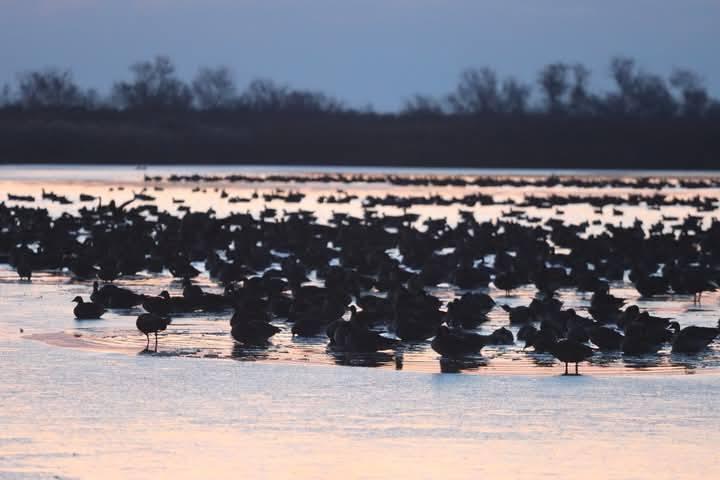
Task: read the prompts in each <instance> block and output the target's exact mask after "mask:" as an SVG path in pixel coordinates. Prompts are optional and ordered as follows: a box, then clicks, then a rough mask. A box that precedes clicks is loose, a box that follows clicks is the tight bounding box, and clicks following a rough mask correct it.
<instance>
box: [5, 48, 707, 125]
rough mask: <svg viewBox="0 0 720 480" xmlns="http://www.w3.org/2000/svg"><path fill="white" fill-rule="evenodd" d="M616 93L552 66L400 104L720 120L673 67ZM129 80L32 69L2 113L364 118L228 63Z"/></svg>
mask: <svg viewBox="0 0 720 480" xmlns="http://www.w3.org/2000/svg"><path fill="white" fill-rule="evenodd" d="M608 71H609V75H610V76H611V78H612V81H613V84H614V89H613V90H611V91H610V92H607V93H597V92H592V91H590V89H589V83H590V77H591V72H590V70H589V69H588V68H587V67H585V66H584V65H582V64H579V63H576V64H568V63H563V62H557V63H552V64H549V65H546V66H545V67H543V68H542V69H541V70H540V72H538V74H537V81H536V83H535V85H532V84H529V83H526V82H522V81H519V80H517V79H515V78H513V77H506V78H501V77H500V76H499V75H498V74H497V73H496V72H495V71H494V70H493V69H492V68H490V67H481V68H469V69H467V70H465V71H463V72H462V73H461V75H460V78H459V80H458V83H457V86H456V87H455V89H454V90H453V91H452V92H450V93H448V94H447V95H444V96H431V95H421V94H417V95H414V96H412V97H410V98H409V99H408V100H406V101H405V102H404V105H403V106H402V108H401V109H400V111H399V112H397V114H398V115H400V116H413V117H418V116H497V115H503V116H522V115H532V116H536V115H552V116H575V117H639V118H669V117H692V118H707V117H711V118H720V101H718V100H717V99H715V98H713V97H712V96H711V95H710V94H709V92H708V91H707V88H706V86H705V84H704V82H703V80H702V78H701V77H700V75H698V74H697V73H695V72H693V71H691V70H688V69H681V68H677V69H675V70H673V72H672V73H671V74H670V75H669V77H668V78H663V77H662V76H660V75H657V74H653V73H649V72H646V71H644V70H642V69H641V68H639V66H638V64H637V62H636V61H635V60H633V59H631V58H626V57H616V58H613V59H612V60H611V62H610V65H609V69H608ZM130 74H131V78H130V79H129V80H123V81H118V82H115V83H114V84H113V86H112V88H111V90H110V92H108V93H106V94H101V93H100V92H98V91H97V90H95V89H83V88H81V87H80V86H79V85H78V84H77V83H76V82H75V80H74V78H73V75H72V72H71V71H70V70H67V69H61V68H46V69H42V70H34V71H27V72H23V73H20V74H18V75H17V77H16V80H15V82H14V83H7V84H5V85H4V86H3V87H2V89H0V107H1V108H2V109H5V110H7V109H16V110H17V109H20V110H37V109H45V110H47V109H61V110H62V109H79V110H87V111H96V110H117V111H156V112H157V111H190V110H196V111H228V112H232V111H241V112H283V113H327V114H340V113H341V114H346V115H347V114H366V113H368V110H367V109H357V108H353V107H351V106H349V105H348V104H346V103H345V102H343V101H341V100H339V99H337V98H334V97H332V96H329V95H326V94H324V93H323V92H319V91H313V90H303V89H296V88H291V87H289V86H286V85H282V84H279V83H276V82H274V81H272V80H268V79H256V80H253V81H251V82H250V83H249V85H247V86H246V87H245V88H244V89H243V90H241V89H239V88H238V86H237V83H236V81H235V78H234V76H233V74H232V72H231V71H230V69H228V68H227V67H223V66H220V67H203V68H200V69H199V70H198V72H197V74H196V75H195V76H194V78H193V79H192V81H190V82H185V81H183V80H182V79H181V78H180V77H179V76H178V74H177V71H176V68H175V65H174V64H173V62H172V60H171V59H170V58H168V57H167V56H162V55H161V56H157V57H155V58H154V59H151V60H147V61H141V62H137V63H135V64H133V65H131V66H130Z"/></svg>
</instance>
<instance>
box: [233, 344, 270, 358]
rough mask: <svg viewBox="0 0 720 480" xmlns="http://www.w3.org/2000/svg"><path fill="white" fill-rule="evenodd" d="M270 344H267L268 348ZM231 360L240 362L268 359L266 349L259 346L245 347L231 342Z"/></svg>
mask: <svg viewBox="0 0 720 480" xmlns="http://www.w3.org/2000/svg"><path fill="white" fill-rule="evenodd" d="M269 346H270V344H268V347H269ZM230 356H231V358H232V359H233V360H241V361H258V360H267V359H268V356H269V355H268V349H267V347H265V348H263V347H260V346H251V347H249V346H245V345H241V344H239V343H237V342H233V347H232V353H231V354H230Z"/></svg>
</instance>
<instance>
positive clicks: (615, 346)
mask: <svg viewBox="0 0 720 480" xmlns="http://www.w3.org/2000/svg"><path fill="white" fill-rule="evenodd" d="M588 335H589V337H590V341H591V342H592V343H594V344H595V345H597V347H598V348H599V349H600V350H620V349H621V348H622V343H623V339H624V335H623V334H622V333H620V332H618V331H617V330H615V329H612V328H608V327H601V326H594V327H591V328H589V329H588Z"/></svg>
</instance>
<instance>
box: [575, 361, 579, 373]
mask: <svg viewBox="0 0 720 480" xmlns="http://www.w3.org/2000/svg"><path fill="white" fill-rule="evenodd" d="M575 375H580V374H579V373H578V364H577V363H575Z"/></svg>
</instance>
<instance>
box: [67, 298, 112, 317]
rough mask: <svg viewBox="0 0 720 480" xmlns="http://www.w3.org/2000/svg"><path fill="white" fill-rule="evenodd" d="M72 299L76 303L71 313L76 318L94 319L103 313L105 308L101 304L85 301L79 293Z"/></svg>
mask: <svg viewBox="0 0 720 480" xmlns="http://www.w3.org/2000/svg"><path fill="white" fill-rule="evenodd" d="M72 301H73V302H76V303H77V305H75V308H74V309H73V313H74V314H75V318H77V319H78V320H95V319H98V318H100V317H101V316H102V314H103V313H105V308H104V307H103V306H102V305H100V304H97V303H94V302H85V301H84V300H83V298H82V297H81V296H79V295H78V296H77V297H75V298H73V300H72Z"/></svg>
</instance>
